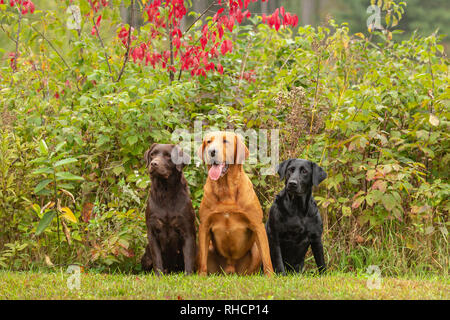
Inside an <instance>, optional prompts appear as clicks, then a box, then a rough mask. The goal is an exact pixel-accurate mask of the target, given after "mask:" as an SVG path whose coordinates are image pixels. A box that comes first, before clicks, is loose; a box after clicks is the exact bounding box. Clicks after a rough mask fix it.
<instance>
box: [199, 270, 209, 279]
mask: <svg viewBox="0 0 450 320" xmlns="http://www.w3.org/2000/svg"><path fill="white" fill-rule="evenodd" d="M198 275H199V276H201V277H206V276H207V275H208V272H207V271H206V270H200V271H199V272H198Z"/></svg>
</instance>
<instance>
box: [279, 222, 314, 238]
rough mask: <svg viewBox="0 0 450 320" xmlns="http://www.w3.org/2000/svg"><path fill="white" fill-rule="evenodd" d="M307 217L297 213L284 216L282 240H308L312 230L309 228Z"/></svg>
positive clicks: (281, 231)
mask: <svg viewBox="0 0 450 320" xmlns="http://www.w3.org/2000/svg"><path fill="white" fill-rule="evenodd" d="M306 219H307V218H306V217H299V216H296V215H292V216H284V217H283V218H282V221H281V226H282V227H281V228H280V230H279V236H280V240H281V241H287V242H290V241H294V242H298V241H301V240H307V239H308V238H309V235H310V233H311V230H308V227H307V225H308V224H307V222H306Z"/></svg>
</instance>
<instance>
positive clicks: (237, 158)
mask: <svg viewBox="0 0 450 320" xmlns="http://www.w3.org/2000/svg"><path fill="white" fill-rule="evenodd" d="M234 148H235V150H234V163H235V164H243V163H244V161H245V160H246V159H248V157H249V156H250V152H249V151H248V149H247V147H246V146H245V144H244V143H243V142H242V140H241V138H240V137H239V136H238V135H237V134H236V135H235V136H234Z"/></svg>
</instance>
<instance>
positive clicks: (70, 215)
mask: <svg viewBox="0 0 450 320" xmlns="http://www.w3.org/2000/svg"><path fill="white" fill-rule="evenodd" d="M61 212H62V213H63V215H62V217H63V218H65V219H67V220H69V221H71V222H74V223H77V222H78V220H77V218H76V217H75V215H74V214H73V212H72V210H70V208H68V207H64V208H61Z"/></svg>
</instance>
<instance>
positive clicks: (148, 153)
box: [144, 143, 157, 168]
mask: <svg viewBox="0 0 450 320" xmlns="http://www.w3.org/2000/svg"><path fill="white" fill-rule="evenodd" d="M156 145H157V143H154V144H152V146H151V147H150V148H149V149H148V150H147V151H145V153H144V160H145V167H146V168H148V165H149V164H150V152H151V151H152V149H153V148H154V147H155V146H156Z"/></svg>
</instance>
